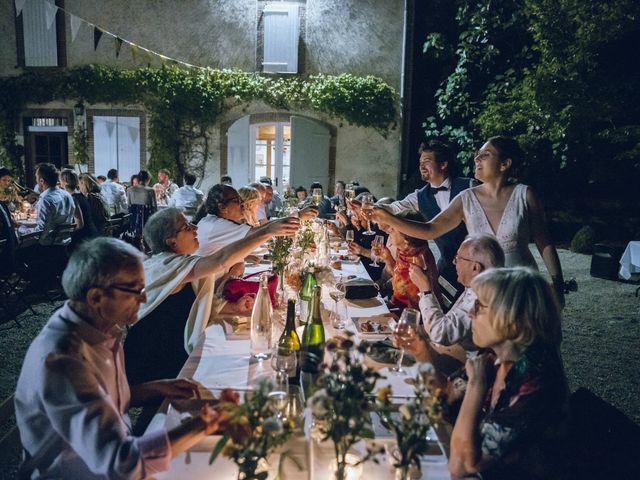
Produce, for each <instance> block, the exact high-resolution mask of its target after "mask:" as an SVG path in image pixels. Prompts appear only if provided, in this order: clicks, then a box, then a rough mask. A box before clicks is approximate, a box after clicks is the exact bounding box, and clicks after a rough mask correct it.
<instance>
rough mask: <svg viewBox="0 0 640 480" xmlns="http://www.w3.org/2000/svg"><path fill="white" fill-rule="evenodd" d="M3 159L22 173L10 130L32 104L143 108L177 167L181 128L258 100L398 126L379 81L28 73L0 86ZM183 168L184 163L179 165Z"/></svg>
mask: <svg viewBox="0 0 640 480" xmlns="http://www.w3.org/2000/svg"><path fill="white" fill-rule="evenodd" d="M0 91H2V92H4V95H3V96H2V98H1V99H0V110H1V112H0V113H1V114H2V119H1V120H2V121H1V122H0V128H1V129H2V131H1V132H0V133H1V134H2V135H1V137H2V139H1V141H2V147H3V149H4V155H6V156H8V157H9V160H10V161H11V163H12V164H13V165H14V167H15V168H17V171H18V172H21V171H22V161H21V156H22V154H23V151H22V149H20V148H16V142H15V131H14V130H13V125H14V123H15V116H16V114H17V112H20V110H21V109H22V108H23V107H24V105H26V104H27V103H28V102H32V103H47V102H50V101H53V100H65V99H70V100H74V101H75V100H84V101H86V102H88V103H141V104H143V105H144V106H145V107H146V108H147V109H148V110H149V112H150V113H151V128H150V132H149V133H150V139H151V147H150V150H151V154H152V157H154V159H155V163H156V164H161V165H165V166H169V167H171V166H173V165H171V163H173V164H174V165H175V162H176V154H177V152H180V145H181V144H182V139H181V138H180V129H181V127H185V126H189V125H198V126H200V127H211V126H213V125H215V123H216V122H217V120H218V119H219V118H220V116H221V115H222V114H223V113H225V112H226V111H228V110H229V109H230V108H232V107H234V106H237V105H242V104H247V103H249V102H251V101H255V100H261V101H264V102H265V103H266V104H268V105H270V106H272V107H274V108H276V109H284V110H295V109H303V110H311V111H314V112H317V113H320V114H325V115H329V116H331V117H334V118H338V119H340V120H341V121H346V122H348V123H350V124H353V125H357V126H361V127H368V128H373V129H375V130H376V131H378V132H379V133H380V134H381V135H383V136H386V135H387V133H388V132H389V130H390V129H393V128H395V126H396V117H397V106H398V95H397V93H396V92H395V90H394V89H393V88H391V87H390V86H389V85H387V84H386V83H385V82H384V81H382V80H381V79H379V78H377V77H374V76H366V77H358V76H355V75H351V74H342V75H337V76H331V75H314V76H310V77H307V78H298V77H296V78H281V77H265V76H261V75H259V74H257V73H248V72H243V71H239V70H213V69H206V70H185V69H180V68H178V67H177V66H170V67H162V68H142V69H137V70H127V69H119V68H114V67H107V66H99V65H88V66H83V67H77V68H73V69H70V70H66V71H60V72H46V73H31V72H30V73H25V74H23V75H20V76H16V77H7V78H2V79H0ZM178 161H179V160H178Z"/></svg>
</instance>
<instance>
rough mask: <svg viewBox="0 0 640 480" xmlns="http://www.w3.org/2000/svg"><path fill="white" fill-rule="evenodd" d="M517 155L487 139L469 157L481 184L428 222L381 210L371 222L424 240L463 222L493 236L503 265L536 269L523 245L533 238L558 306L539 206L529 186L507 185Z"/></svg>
mask: <svg viewBox="0 0 640 480" xmlns="http://www.w3.org/2000/svg"><path fill="white" fill-rule="evenodd" d="M522 157H523V152H522V149H521V148H520V146H519V145H518V142H517V141H516V140H514V139H512V138H508V137H491V138H490V139H489V140H487V142H486V143H485V144H484V145H483V146H482V147H481V148H480V150H478V152H477V154H476V156H475V158H474V164H475V177H476V178H477V179H478V180H480V181H481V182H483V183H482V184H481V185H478V186H477V187H473V188H470V189H467V190H464V191H462V192H461V193H460V194H459V195H458V196H457V197H455V198H454V199H453V200H452V201H451V203H450V204H449V206H448V207H447V208H446V209H445V210H443V211H442V212H441V213H440V214H439V215H438V216H436V217H435V218H433V219H432V220H431V221H430V222H427V223H420V222H412V221H408V220H403V219H400V218H398V217H395V216H393V214H391V213H390V212H388V211H387V210H384V209H382V208H376V209H375V211H374V212H373V219H374V220H375V221H380V222H383V223H387V224H389V225H390V226H391V227H393V228H396V229H398V230H400V231H401V232H402V233H404V234H406V235H410V236H412V237H416V238H423V239H427V240H432V239H434V238H437V237H439V236H441V235H443V234H445V233H447V232H449V231H451V230H453V229H454V228H455V227H457V226H458V225H459V224H460V222H465V225H466V227H467V230H468V231H469V233H470V234H474V233H489V234H492V235H495V237H496V238H497V239H498V242H499V243H500V245H501V246H502V248H503V250H504V253H505V266H506V267H514V266H526V267H531V268H537V266H536V262H535V260H534V258H533V255H531V252H530V250H529V241H530V240H531V239H533V241H534V242H535V244H536V247H537V248H538V251H539V252H540V254H541V255H542V258H543V260H544V263H545V266H546V267H547V270H548V271H549V274H550V275H551V278H552V279H553V283H554V287H556V288H555V290H556V292H557V293H558V299H559V300H560V301H561V302H563V300H564V299H563V294H562V287H563V285H564V282H563V279H562V268H561V266H560V259H559V258H558V253H557V251H556V248H555V246H554V245H553V243H552V242H551V239H550V237H549V234H548V232H547V228H546V224H545V220H544V210H543V208H542V205H541V204H540V201H539V200H538V198H537V196H536V195H535V194H534V192H533V191H532V190H531V188H529V187H527V186H526V185H522V184H517V183H512V182H511V181H510V177H511V172H512V171H513V169H514V167H515V166H516V165H517V164H518V163H519V162H520V161H521V159H522Z"/></svg>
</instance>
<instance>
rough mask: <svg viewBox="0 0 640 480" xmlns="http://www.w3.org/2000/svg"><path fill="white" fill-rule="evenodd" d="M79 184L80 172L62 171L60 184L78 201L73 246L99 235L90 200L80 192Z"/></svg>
mask: <svg viewBox="0 0 640 480" xmlns="http://www.w3.org/2000/svg"><path fill="white" fill-rule="evenodd" d="M79 184H80V182H79V179H78V174H77V173H76V172H74V171H73V170H63V171H62V172H61V173H60V186H61V187H62V188H64V189H65V190H66V191H67V192H69V193H70V194H71V196H72V197H73V200H74V201H75V203H76V209H75V215H74V216H75V222H76V229H75V230H74V231H73V234H72V235H71V248H75V247H77V246H78V244H79V243H80V242H82V241H84V240H87V239H89V238H95V237H97V236H98V229H97V228H96V224H95V223H94V222H93V215H92V212H91V207H90V206H89V201H88V200H87V197H85V196H84V195H83V194H82V193H80V188H79V186H80V185H79Z"/></svg>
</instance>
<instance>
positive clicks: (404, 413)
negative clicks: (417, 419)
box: [398, 405, 411, 420]
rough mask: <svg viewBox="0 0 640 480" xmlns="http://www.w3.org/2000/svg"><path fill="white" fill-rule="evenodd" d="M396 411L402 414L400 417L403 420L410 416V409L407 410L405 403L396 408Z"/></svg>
mask: <svg viewBox="0 0 640 480" xmlns="http://www.w3.org/2000/svg"><path fill="white" fill-rule="evenodd" d="M398 411H399V412H400V414H401V415H402V418H404V419H405V420H409V419H410V418H411V411H410V410H409V407H408V406H407V405H402V406H401V407H400V408H398Z"/></svg>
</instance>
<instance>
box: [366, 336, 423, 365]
mask: <svg viewBox="0 0 640 480" xmlns="http://www.w3.org/2000/svg"><path fill="white" fill-rule="evenodd" d="M399 355H400V350H399V349H397V348H395V347H394V346H393V344H392V343H391V341H379V342H369V351H368V352H367V356H368V357H369V358H371V359H372V360H374V361H376V362H378V363H383V364H385V365H395V364H397V363H398V358H399ZM415 363H416V361H415V359H414V358H413V355H411V354H410V353H408V352H405V354H404V356H403V357H402V365H403V366H405V367H410V366H412V365H414V364H415Z"/></svg>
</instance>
